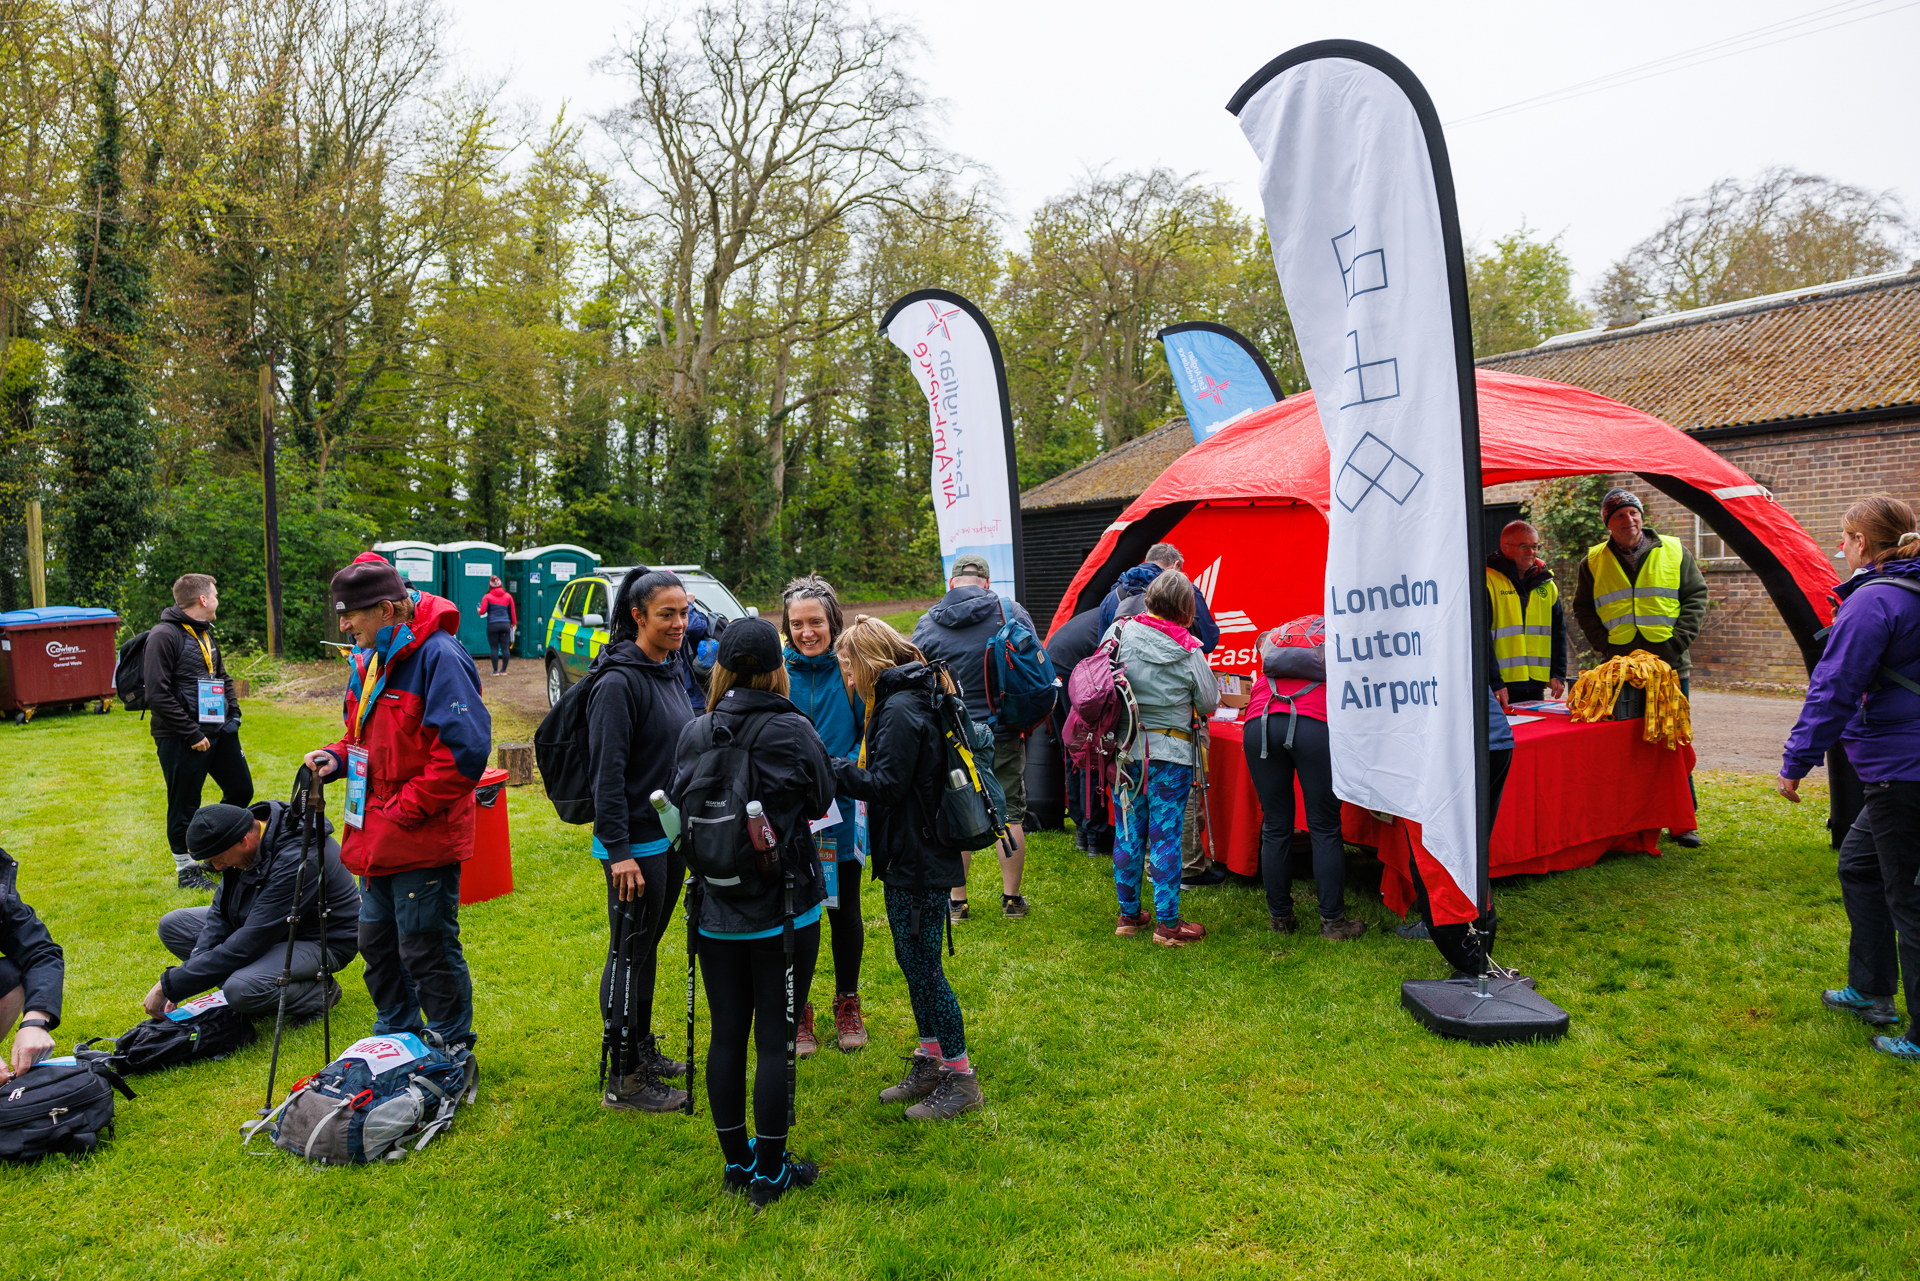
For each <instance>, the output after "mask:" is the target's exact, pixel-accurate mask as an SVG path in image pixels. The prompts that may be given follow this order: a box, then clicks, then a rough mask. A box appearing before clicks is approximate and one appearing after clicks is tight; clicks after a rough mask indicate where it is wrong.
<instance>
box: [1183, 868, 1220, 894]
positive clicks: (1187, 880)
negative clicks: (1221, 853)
mask: <svg viewBox="0 0 1920 1281" xmlns="http://www.w3.org/2000/svg"><path fill="white" fill-rule="evenodd" d="M1226 879H1227V869H1226V868H1224V867H1222V866H1220V865H1219V864H1218V863H1215V864H1214V865H1213V866H1211V867H1209V868H1208V869H1207V870H1206V871H1204V872H1200V873H1197V874H1196V875H1193V876H1183V877H1181V878H1180V884H1181V886H1182V887H1183V888H1185V889H1189V890H1199V889H1205V888H1207V887H1208V886H1210V885H1219V884H1220V883H1221V882H1223V881H1225V880H1226Z"/></svg>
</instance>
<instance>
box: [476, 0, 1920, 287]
mask: <svg viewBox="0 0 1920 1281" xmlns="http://www.w3.org/2000/svg"><path fill="white" fill-rule="evenodd" d="M450 3H451V5H452V8H453V11H454V13H455V15H456V39H457V43H458V44H459V45H460V47H461V49H462V61H463V65H464V69H465V70H467V71H468V72H470V73H473V74H476V75H479V76H482V77H487V78H491V77H493V76H498V75H506V76H507V77H508V80H507V93H508V97H509V99H511V100H515V101H519V102H524V103H526V104H528V105H529V106H532V107H534V108H536V109H537V110H539V111H540V112H541V113H543V114H546V113H551V111H553V110H554V109H556V108H557V107H558V106H559V105H560V104H561V102H562V101H563V100H565V101H570V102H571V103H572V104H573V110H574V112H575V113H576V114H577V113H579V112H582V111H586V112H592V111H596V110H601V109H604V108H605V107H606V106H608V105H610V104H611V103H612V102H614V101H615V100H617V98H618V97H619V85H618V83H617V81H615V80H613V79H611V78H609V77H605V76H600V75H596V74H595V73H594V72H593V71H592V70H591V68H590V64H591V63H592V62H593V60H594V59H595V58H596V57H598V56H599V55H601V54H602V53H604V52H606V51H607V50H608V49H610V48H611V47H612V46H613V45H614V43H615V41H616V39H617V37H618V36H619V35H620V33H622V32H623V31H625V30H628V29H630V28H631V26H632V25H633V23H634V19H635V15H636V14H637V13H639V12H641V11H642V9H641V8H639V7H636V6H633V5H627V4H618V3H604V2H595V0H535V2H534V3H531V4H529V3H526V0H514V2H513V3H508V2H507V0H450ZM664 7H665V6H662V8H664ZM883 11H884V12H890V13H892V14H894V15H895V16H896V17H899V18H903V19H905V20H907V21H909V22H912V23H914V24H915V25H916V26H918V27H919V29H920V31H921V34H922V35H923V36H924V37H925V39H926V42H927V49H926V52H925V54H924V55H923V56H922V57H920V58H919V60H918V67H919V70H920V74H921V75H922V77H923V78H924V79H925V80H926V82H927V83H928V85H929V86H930V87H931V89H932V91H933V92H934V93H935V95H937V96H938V97H940V98H942V99H944V100H945V102H946V129H945V134H946V141H947V144H948V145H949V146H951V147H952V148H953V149H954V150H956V151H958V152H960V153H961V154H963V155H965V156H967V157H969V158H971V159H972V160H974V161H976V162H978V163H979V164H981V165H982V166H984V167H986V168H987V169H989V170H991V172H992V173H993V174H994V176H995V178H996V180H997V186H998V191H999V194H1000V197H1001V203H1002V207H1003V209H1004V211H1005V212H1006V213H1007V214H1008V215H1009V217H1010V218H1011V220H1012V222H1013V224H1014V228H1015V232H1014V238H1015V240H1016V242H1017V240H1018V228H1019V226H1021V225H1023V224H1024V221H1025V218H1026V215H1027V214H1028V213H1030V212H1031V211H1032V210H1033V208H1034V207H1035V206H1036V205H1037V204H1039V203H1040V202H1041V201H1043V200H1045V199H1046V198H1047V197H1049V196H1051V195H1054V194H1056V193H1058V192H1061V191H1063V190H1065V189H1066V188H1067V187H1069V186H1070V185H1071V184H1072V183H1073V181H1074V180H1075V178H1076V177H1078V176H1079V175H1081V174H1083V173H1085V172H1086V171H1087V170H1088V169H1089V168H1094V167H1100V166H1105V167H1107V168H1108V169H1109V170H1111V171H1114V172H1119V171H1123V170H1127V169H1141V168H1148V167H1151V166H1154V165H1166V166H1168V167H1170V168H1173V169H1175V170H1177V171H1180V172H1182V173H1191V174H1194V175H1195V176H1197V177H1198V178H1199V179H1201V180H1202V181H1207V182H1213V183H1218V184H1219V185H1220V186H1221V187H1222V189H1223V190H1225V191H1226V193H1227V194H1228V195H1229V196H1230V197H1231V198H1232V199H1233V200H1234V201H1235V202H1236V203H1238V204H1239V205H1241V207H1243V208H1245V209H1247V210H1248V211H1249V212H1256V211H1257V210H1258V207H1259V206H1258V198H1257V195H1256V194H1255V191H1254V185H1253V184H1254V178H1255V176H1256V175H1255V168H1254V158H1253V152H1252V150H1251V149H1250V148H1249V147H1248V145H1247V143H1246V140H1245V138H1243V137H1242V136H1241V134H1240V132H1239V129H1238V128H1237V127H1236V125H1235V123H1234V121H1233V118H1232V117H1231V116H1229V115H1228V114H1227V112H1226V110H1225V104H1226V101H1227V99H1228V98H1229V97H1230V96H1231V95H1232V93H1233V91H1234V90H1235V89H1236V88H1237V87H1238V86H1239V85H1240V83H1241V82H1242V81H1243V80H1245V79H1246V77H1247V76H1249V75H1251V74H1252V73H1253V72H1254V71H1256V70H1258V69H1259V68H1260V67H1261V65H1262V64H1264V63H1265V62H1266V61H1267V60H1268V59H1270V58H1272V57H1274V56H1275V55H1277V54H1279V53H1282V52H1284V51H1285V50H1287V49H1289V48H1291V47H1292V46H1294V45H1296V44H1300V43H1302V42H1304V41H1308V40H1319V39H1324V38H1328V37H1336V36H1338V37H1348V38H1352V39H1359V40H1365V41H1369V42H1371V43H1373V44H1377V45H1379V46H1381V47H1382V48H1384V49H1386V50H1387V51H1388V52H1390V53H1392V54H1394V55H1395V56H1396V57H1398V58H1400V59H1401V60H1402V61H1403V62H1405V63H1406V64H1407V65H1408V66H1410V67H1411V68H1412V69H1413V71H1414V73H1415V74H1416V75H1418V76H1419V77H1420V78H1421V80H1422V81H1423V82H1424V83H1425V84H1426V86H1427V90H1428V92H1429V93H1431V94H1432V95H1433V99H1434V102H1435V104H1436V105H1437V106H1438V108H1439V111H1440V116H1441V119H1442V120H1443V121H1447V122H1453V123H1450V126H1449V127H1448V129H1447V142H1448V147H1449V148H1450V150H1451V152H1452V156H1453V164H1454V178H1455V183H1456V185H1457V188H1458V191H1459V199H1460V215H1461V223H1462V227H1463V229H1464V231H1465V234H1466V236H1467V237H1468V239H1469V240H1472V239H1476V238H1478V239H1481V240H1487V239H1491V238H1492V237H1494V236H1498V235H1503V234H1505V233H1506V232H1508V231H1511V230H1513V229H1514V228H1516V227H1518V226H1519V225H1520V223H1521V222H1522V220H1525V222H1526V223H1527V224H1528V225H1529V226H1531V227H1533V228H1535V229H1537V230H1540V231H1542V232H1545V233H1546V234H1549V235H1552V234H1563V235H1564V239H1563V241H1562V243H1563V244H1564V246H1565V247H1566V249H1567V251H1568V253H1569V254H1570V255H1571V256H1572V259H1573V263H1574V266H1575V268H1576V270H1577V271H1578V272H1579V273H1580V282H1579V283H1580V286H1581V287H1582V288H1584V287H1585V285H1586V284H1587V283H1589V282H1590V281H1591V280H1592V279H1594V278H1595V277H1596V276H1598V275H1599V273H1600V272H1601V271H1603V270H1604V269H1605V267H1606V265H1607V264H1608V263H1609V262H1610V261H1612V260H1613V259H1614V258H1616V257H1618V256H1619V255H1620V254H1622V253H1623V252H1624V251H1625V250H1626V249H1627V248H1628V247H1629V246H1631V245H1632V244H1633V243H1634V242H1635V241H1637V240H1639V239H1640V238H1641V237H1643V236H1645V235H1646V234H1647V233H1648V232H1650V231H1652V230H1653V229H1654V228H1655V227H1657V226H1658V225H1659V224H1660V222H1661V221H1662V214H1663V212H1664V211H1665V209H1666V208H1667V206H1668V205H1670V204H1671V203H1672V202H1673V201H1674V199H1675V198H1676V197H1678V196H1681V195H1683V194H1687V193H1691V192H1695V191H1698V190H1700V189H1702V188H1704V187H1705V186H1706V185H1707V184H1708V183H1710V182H1712V181H1714V180H1715V179H1717V178H1721V177H1725V176H1728V175H1735V176H1739V177H1750V176H1752V175H1753V174H1755V173H1757V172H1758V171H1759V170H1761V169H1763V168H1765V167H1766V166H1768V165H1774V164H1780V165H1790V166H1793V167H1796V168H1799V169H1802V170H1806V171H1808V172H1812V173H1819V174H1824V175H1827V176H1829V177H1831V178H1834V179H1837V180H1840V181H1844V182H1850V183H1854V184H1856V185H1859V186H1863V187H1869V188H1872V189H1875V190H1880V189H1887V188H1892V189H1894V190H1896V191H1897V192H1898V193H1899V194H1900V195H1901V196H1902V197H1903V198H1904V199H1905V200H1906V201H1907V202H1908V204H1909V207H1910V208H1916V211H1917V212H1920V129H1916V126H1915V121H1916V118H1920V109H1916V106H1915V101H1914V96H1913V67H1912V58H1913V52H1914V50H1915V49H1916V48H1920V3H1915V2H1913V0H1843V2H1841V3H1831V2H1823V0H1740V2H1739V3H1724V2H1721V0H1663V2H1660V0H1611V2H1610V3H1606V4H1594V3H1581V4H1572V3H1558V2H1556V0H1533V2H1532V3H1524V4H1492V3H1481V4H1476V5H1471V6H1469V5H1463V4H1457V3H1443V4H1436V3H1433V0H1424V2H1422V3H1386V2H1373V3H1369V2H1365V0H1352V2H1349V3H1344V4H1329V3H1320V4H1303V3H1294V2H1290V0H1266V2H1265V3H1246V2H1240V0H1218V2H1209V0H1186V3H1172V4H1169V3H1164V2H1162V3H1154V4H1146V3H1137V2H1135V0H1102V2H1100V3H1085V2H1082V0H967V3H964V4H959V3H951V2H949V3H945V4H941V5H937V6H935V5H928V6H925V7H918V6H905V5H898V4H895V5H893V6H891V7H890V8H888V7H885V6H883ZM1803 17H1804V18H1807V19H1808V20H1807V21H1805V22H1803V23H1801V24H1799V25H1797V26H1782V27H1780V28H1779V29H1778V30H1776V31H1774V32H1772V33H1769V34H1767V35H1764V36H1759V37H1755V38H1753V39H1751V40H1749V41H1747V42H1746V44H1747V45H1749V46H1751V45H1753V44H1758V43H1761V42H1762V41H1767V40H1771V41H1777V43H1773V44H1772V45H1771V47H1765V48H1759V49H1757V50H1754V51H1749V52H1738V53H1734V54H1733V55H1732V56H1724V57H1719V58H1718V59H1717V60H1713V61H1706V62H1702V63H1699V64H1698V65H1694V66H1690V67H1687V68H1685V69H1682V70H1678V71H1674V72H1671V73H1669V74H1664V75H1657V76H1653V77H1651V78H1647V79H1643V80H1641V81H1639V82H1638V83H1634V84H1630V85H1627V86H1626V87H1622V88H1609V89H1605V90H1603V91H1601V92H1596V93H1590V94H1587V95H1585V96H1581V97H1575V98H1572V99H1569V100H1565V101H1560V102H1556V103H1551V104H1548V105H1543V106H1537V107H1533V108H1531V109H1527V110H1521V111H1517V112H1514V113H1512V114H1509V115H1506V116H1503V117H1500V118H1497V119H1491V120H1480V121H1469V120H1467V119H1466V118H1467V117H1471V116H1474V115H1476V114H1478V113H1481V112H1486V111H1490V110H1493V109H1496V108H1500V107H1503V106H1506V105H1508V104H1511V103H1514V102H1517V101H1520V100H1523V99H1529V98H1532V97H1534V96H1536V95H1540V94H1546V93H1549V92H1551V91H1555V90H1560V89H1564V88H1567V87H1568V86H1574V85H1578V84H1581V83H1584V82H1586V81H1588V80H1591V79H1593V78H1595V77H1600V76H1607V75H1611V74H1612V73H1615V72H1619V71H1622V70H1624V69H1626V68H1630V67H1636V66H1639V65H1641V64H1645V63H1648V62H1651V61H1653V60H1655V59H1661V58H1666V57H1668V56H1670V55H1674V54H1680V53H1682V52H1684V51H1687V50H1691V49H1695V48H1696V47H1698V46H1703V45H1708V44H1710V43H1712V42H1716V41H1722V40H1725V39H1727V38H1729V37H1734V36H1738V35H1741V34H1742V33H1746V32H1750V31H1753V30H1755V29H1756V28H1762V27H1767V26H1769V25H1770V24H1783V23H1790V22H1793V21H1794V20H1796V19H1801V18H1803ZM1835 24H1846V25H1835ZM1822 27H1827V28H1829V29H1826V30H1820V29H1819V28H1822ZM1714 52H1718V51H1714ZM1698 56H1699V57H1706V56H1709V55H1708V54H1701V55H1698Z"/></svg>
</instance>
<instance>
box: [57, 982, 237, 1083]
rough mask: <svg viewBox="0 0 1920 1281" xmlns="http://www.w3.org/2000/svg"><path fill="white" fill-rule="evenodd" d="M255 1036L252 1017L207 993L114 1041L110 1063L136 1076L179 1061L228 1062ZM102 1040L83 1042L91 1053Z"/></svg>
mask: <svg viewBox="0 0 1920 1281" xmlns="http://www.w3.org/2000/svg"><path fill="white" fill-rule="evenodd" d="M257 1036H258V1033H256V1032H255V1031H254V1027H253V1020H252V1019H250V1018H247V1017H245V1016H244V1015H242V1014H241V1013H240V1011H238V1010H236V1009H234V1008H233V1007H232V1006H231V1005H228V1004H227V999H226V997H224V996H222V995H221V994H220V993H218V992H209V993H207V994H206V995H205V996H201V997H196V998H194V999H193V1000H191V1001H186V1002H183V1003H182V1004H181V1005H180V1006H179V1008H177V1009H175V1010H173V1011H172V1012H171V1013H168V1014H163V1015H161V1016H160V1017H159V1018H157V1019H148V1020H147V1021H146V1022H144V1023H136V1024H135V1025H134V1026H133V1027H132V1028H130V1029H129V1030H127V1031H126V1032H124V1033H122V1034H121V1035H120V1036H118V1037H115V1038H114V1040H113V1042H112V1044H113V1050H112V1052H111V1053H110V1054H109V1055H108V1058H107V1063H108V1064H109V1065H110V1066H111V1067H112V1068H113V1069H114V1070H115V1071H116V1072H122V1073H125V1074H126V1075H128V1076H137V1075H139V1074H140V1073H142V1072H158V1071H159V1070H160V1069H161V1068H169V1067H173V1066H174V1065H175V1064H177V1063H199V1062H201V1061H203V1060H206V1059H219V1058H225V1057H226V1056H227V1055H229V1054H231V1053H233V1052H234V1051H235V1050H238V1049H241V1048H243V1047H245V1046H249V1045H252V1044H253V1043H254V1040H255V1039H256V1037H257ZM104 1040H106V1038H105V1037H95V1038H94V1039H93V1040H91V1041H86V1042H83V1043H82V1044H83V1046H84V1047H85V1048H88V1049H91V1048H92V1047H93V1046H94V1045H96V1044H98V1043H99V1042H101V1041H104Z"/></svg>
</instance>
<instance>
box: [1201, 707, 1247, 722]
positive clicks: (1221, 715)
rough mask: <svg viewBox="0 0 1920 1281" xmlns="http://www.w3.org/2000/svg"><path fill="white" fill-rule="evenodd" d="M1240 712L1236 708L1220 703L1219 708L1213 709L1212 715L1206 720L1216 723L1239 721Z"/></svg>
mask: <svg viewBox="0 0 1920 1281" xmlns="http://www.w3.org/2000/svg"><path fill="white" fill-rule="evenodd" d="M1240 710H1241V709H1240V708H1238V707H1228V706H1227V705H1226V704H1225V703H1222V704H1220V706H1218V707H1216V708H1214V709H1213V715H1212V716H1210V717H1209V718H1208V719H1209V720H1216V721H1235V720H1239V719H1240Z"/></svg>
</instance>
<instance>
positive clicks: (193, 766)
mask: <svg viewBox="0 0 1920 1281" xmlns="http://www.w3.org/2000/svg"><path fill="white" fill-rule="evenodd" d="M219 606H220V592H219V589H218V587H217V586H216V585H215V583H214V581H213V579H212V578H211V577H209V576H208V575H206V574H183V575H181V576H180V579H179V581H178V582H176V583H174V585H173V604H172V605H170V606H168V607H167V608H166V609H165V610H163V611H161V614H160V622H159V623H158V624H157V625H155V627H154V628H153V630H152V631H150V632H148V633H147V654H146V683H147V706H148V708H149V715H150V721H151V725H152V731H153V745H154V750H155V751H156V752H157V753H158V754H159V757H160V773H161V774H162V775H163V776H164V777H165V778H166V780H167V844H168V846H169V847H171V848H172V850H173V868H174V872H175V874H176V876H177V879H178V881H179V885H180V888H181V889H183V890H210V889H212V888H213V882H212V881H209V880H208V879H207V878H206V877H205V876H203V875H201V872H200V869H199V867H198V866H197V865H196V864H195V863H194V860H193V859H191V858H189V857H188V855H187V824H188V823H189V822H190V821H191V820H192V818H193V815H194V811H195V810H197V809H199V808H200V792H201V789H202V788H203V787H204V786H205V784H206V781H207V775H209V774H211V775H213V781H214V782H216V783H218V784H220V800H221V803H222V804H225V805H233V806H239V807H243V808H244V807H245V806H247V805H249V804H251V803H252V802H253V773H252V771H251V770H249V769H248V768H247V756H246V753H245V752H243V751H242V750H241V748H240V700H239V699H237V698H235V697H234V690H233V682H232V681H231V680H229V679H228V678H227V664H226V659H225V657H224V656H223V655H222V654H221V652H220V644H219V642H218V641H217V640H215V639H214V635H213V619H214V615H215V613H216V612H217V611H218V609H219Z"/></svg>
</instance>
